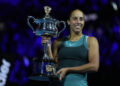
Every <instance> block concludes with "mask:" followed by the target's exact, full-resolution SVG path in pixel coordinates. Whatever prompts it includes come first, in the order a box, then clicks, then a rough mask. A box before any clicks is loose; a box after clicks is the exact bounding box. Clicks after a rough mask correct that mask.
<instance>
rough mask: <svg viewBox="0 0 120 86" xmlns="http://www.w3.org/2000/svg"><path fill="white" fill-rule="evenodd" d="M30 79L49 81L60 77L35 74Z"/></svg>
mask: <svg viewBox="0 0 120 86" xmlns="http://www.w3.org/2000/svg"><path fill="white" fill-rule="evenodd" d="M28 79H30V80H35V81H45V82H48V81H50V80H51V79H56V80H57V79H58V77H57V76H56V75H33V76H29V77H28Z"/></svg>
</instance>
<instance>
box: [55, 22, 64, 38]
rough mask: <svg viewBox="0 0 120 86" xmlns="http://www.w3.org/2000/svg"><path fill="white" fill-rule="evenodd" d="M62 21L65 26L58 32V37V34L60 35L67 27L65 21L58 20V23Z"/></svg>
mask: <svg viewBox="0 0 120 86" xmlns="http://www.w3.org/2000/svg"><path fill="white" fill-rule="evenodd" d="M60 23H62V24H63V25H64V27H63V29H62V30H60V31H59V32H58V34H57V37H58V36H59V35H60V33H61V32H63V31H64V30H65V28H66V24H65V21H58V25H59V24H60Z"/></svg>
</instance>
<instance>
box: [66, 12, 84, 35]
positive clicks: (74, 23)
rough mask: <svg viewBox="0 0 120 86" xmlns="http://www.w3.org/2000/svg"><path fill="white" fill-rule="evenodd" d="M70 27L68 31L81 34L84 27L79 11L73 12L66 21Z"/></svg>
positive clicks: (82, 15) (82, 16)
mask: <svg viewBox="0 0 120 86" xmlns="http://www.w3.org/2000/svg"><path fill="white" fill-rule="evenodd" d="M67 22H68V25H70V31H72V32H75V33H79V32H82V29H83V27H84V14H83V12H82V11H80V10H74V11H73V12H72V14H71V16H70V19H69V20H68V21H67Z"/></svg>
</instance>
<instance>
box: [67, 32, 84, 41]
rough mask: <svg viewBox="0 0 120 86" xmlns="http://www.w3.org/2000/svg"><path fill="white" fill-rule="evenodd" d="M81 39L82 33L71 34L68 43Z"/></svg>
mask: <svg viewBox="0 0 120 86" xmlns="http://www.w3.org/2000/svg"><path fill="white" fill-rule="evenodd" d="M81 37H82V32H80V33H71V34H70V36H69V40H70V41H77V40H79V39H80V38H81Z"/></svg>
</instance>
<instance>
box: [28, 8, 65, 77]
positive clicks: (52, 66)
mask: <svg viewBox="0 0 120 86" xmlns="http://www.w3.org/2000/svg"><path fill="white" fill-rule="evenodd" d="M51 10H52V8H51V7H49V6H45V7H44V11H45V16H44V18H41V19H35V18H34V17H33V16H28V18H27V23H28V26H29V27H30V28H31V29H32V30H33V33H35V35H37V36H50V37H58V36H59V34H60V33H61V32H62V31H63V30H64V29H65V28H66V24H65V22H64V21H59V20H56V19H53V18H52V17H51V16H50V12H51ZM61 23H62V24H63V29H62V30H58V27H57V26H59V25H60V24H61ZM33 62H34V63H33V73H34V75H37V76H47V77H54V76H56V74H55V73H56V63H55V62H54V60H53V59H52V58H51V57H49V56H48V55H47V43H46V44H44V55H43V58H42V59H40V60H35V61H33Z"/></svg>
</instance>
